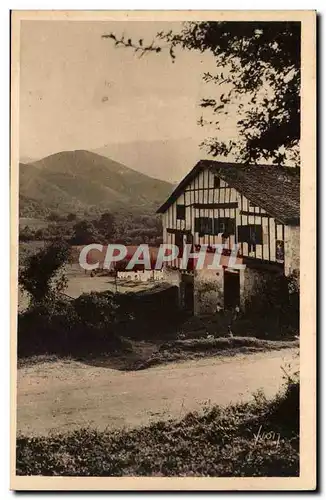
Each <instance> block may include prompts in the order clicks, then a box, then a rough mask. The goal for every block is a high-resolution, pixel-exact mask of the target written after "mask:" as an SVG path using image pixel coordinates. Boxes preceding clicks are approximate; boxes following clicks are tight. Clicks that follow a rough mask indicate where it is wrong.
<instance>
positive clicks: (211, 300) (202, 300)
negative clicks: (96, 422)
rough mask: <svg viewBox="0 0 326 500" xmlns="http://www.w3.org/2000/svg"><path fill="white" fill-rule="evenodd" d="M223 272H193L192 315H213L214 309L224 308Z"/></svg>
mask: <svg viewBox="0 0 326 500" xmlns="http://www.w3.org/2000/svg"><path fill="white" fill-rule="evenodd" d="M223 295H224V293H223V270H222V269H221V270H215V269H214V270H211V269H201V270H197V271H195V278H194V313H195V314H214V313H215V312H216V307H217V305H218V304H220V306H221V307H223V306H224V296H223Z"/></svg>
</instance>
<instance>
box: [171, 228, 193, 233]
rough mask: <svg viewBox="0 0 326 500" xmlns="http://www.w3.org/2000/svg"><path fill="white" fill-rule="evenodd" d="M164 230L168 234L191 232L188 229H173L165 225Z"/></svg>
mask: <svg viewBox="0 0 326 500" xmlns="http://www.w3.org/2000/svg"><path fill="white" fill-rule="evenodd" d="M166 232H167V233H169V234H180V233H181V234H191V231H190V230H189V229H174V228H170V227H167V228H166Z"/></svg>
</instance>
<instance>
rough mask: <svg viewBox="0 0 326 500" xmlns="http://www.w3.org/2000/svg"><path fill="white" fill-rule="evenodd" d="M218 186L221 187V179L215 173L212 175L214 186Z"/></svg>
mask: <svg viewBox="0 0 326 500" xmlns="http://www.w3.org/2000/svg"><path fill="white" fill-rule="evenodd" d="M219 187H221V179H220V178H219V177H218V176H217V175H214V188H219Z"/></svg>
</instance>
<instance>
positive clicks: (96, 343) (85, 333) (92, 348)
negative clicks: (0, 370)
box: [18, 293, 129, 357]
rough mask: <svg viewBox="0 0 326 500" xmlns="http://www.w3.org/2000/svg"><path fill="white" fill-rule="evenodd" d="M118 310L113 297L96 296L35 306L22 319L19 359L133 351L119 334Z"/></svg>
mask: <svg viewBox="0 0 326 500" xmlns="http://www.w3.org/2000/svg"><path fill="white" fill-rule="evenodd" d="M101 295H102V296H101ZM117 309H118V306H117V304H115V303H114V301H113V299H112V297H111V296H110V294H96V293H93V294H89V296H88V295H86V294H85V295H82V296H81V297H79V298H78V299H77V300H75V301H74V300H69V299H68V298H65V297H64V296H63V295H62V296H59V297H56V298H53V297H52V298H51V299H49V300H44V301H43V302H39V303H37V304H35V305H32V307H30V308H29V309H28V310H27V311H26V312H24V313H22V314H19V316H18V356H19V357H26V356H32V355H36V354H57V355H70V356H75V357H76V356H77V357H78V356H85V355H96V354H103V353H108V352H114V351H116V350H124V349H126V348H129V343H128V342H127V341H125V340H123V339H121V338H120V337H119V335H118V334H117V333H116V331H115V322H116V321H117Z"/></svg>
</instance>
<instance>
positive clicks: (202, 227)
mask: <svg viewBox="0 0 326 500" xmlns="http://www.w3.org/2000/svg"><path fill="white" fill-rule="evenodd" d="M195 231H196V232H197V233H199V235H201V234H202V235H204V234H212V235H218V234H221V233H224V234H228V235H230V234H234V233H235V220H234V219H230V218H229V217H220V218H218V219H212V218H210V217H196V218H195Z"/></svg>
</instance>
